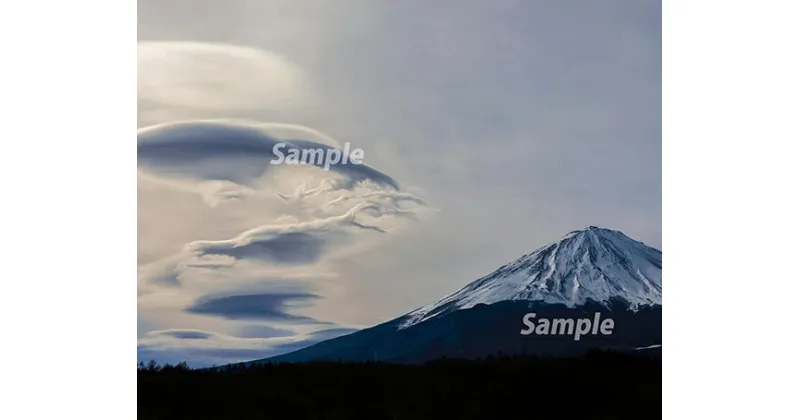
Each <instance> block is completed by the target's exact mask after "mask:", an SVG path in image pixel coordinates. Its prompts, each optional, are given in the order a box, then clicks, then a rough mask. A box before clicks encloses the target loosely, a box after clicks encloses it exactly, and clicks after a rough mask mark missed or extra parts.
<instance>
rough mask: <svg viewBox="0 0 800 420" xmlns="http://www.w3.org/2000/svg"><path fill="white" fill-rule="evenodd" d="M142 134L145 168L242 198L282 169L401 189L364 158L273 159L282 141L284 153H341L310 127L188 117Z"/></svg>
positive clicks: (338, 185) (336, 184) (337, 184)
mask: <svg viewBox="0 0 800 420" xmlns="http://www.w3.org/2000/svg"><path fill="white" fill-rule="evenodd" d="M314 133H316V134H314ZM137 138H138V148H137V153H138V166H139V170H140V171H144V172H145V173H147V174H149V175H150V176H155V177H162V178H166V179H168V180H172V181H173V182H174V181H179V182H184V183H186V182H194V183H195V184H197V183H199V182H203V183H204V184H203V186H205V187H206V188H207V187H208V186H209V185H211V186H214V185H216V188H222V189H226V191H224V192H223V193H222V194H221V196H223V197H224V196H231V195H232V196H233V197H237V196H239V195H240V194H241V192H242V191H245V190H247V189H258V188H263V187H264V186H265V183H266V182H267V181H269V178H270V177H273V176H275V175H280V173H281V172H283V173H284V174H285V173H287V172H288V173H290V174H291V175H292V176H294V177H301V176H303V175H308V174H311V175H314V176H316V177H318V178H320V177H321V178H327V179H329V187H330V188H332V189H348V190H350V189H353V188H354V187H355V186H356V185H359V184H361V183H364V182H368V183H371V184H374V185H375V186H377V187H379V188H389V189H391V190H399V189H400V185H399V183H398V182H397V181H396V180H395V179H393V178H392V177H390V176H389V175H387V174H385V173H383V172H381V171H378V170H376V169H374V168H371V167H370V166H368V165H366V164H363V163H361V164H354V163H352V162H347V163H343V162H340V163H335V164H333V165H330V168H329V169H330V170H326V169H325V168H324V166H325V165H324V163H323V162H320V161H314V162H309V164H307V165H291V164H286V163H276V164H272V163H271V161H273V159H276V160H277V159H278V158H280V155H279V154H276V153H275V151H274V147H275V146H276V145H278V144H281V143H283V144H286V148H285V149H283V151H282V152H281V153H283V152H285V151H286V150H289V149H292V148H294V149H298V150H300V151H304V150H315V151H316V150H322V151H327V150H333V149H336V150H339V151H340V152H341V149H339V148H338V147H337V146H336V145H332V144H326V143H325V142H326V141H327V142H332V141H331V140H326V139H329V138H328V137H327V136H325V135H323V134H321V133H318V132H316V131H314V130H312V129H309V128H306V127H300V126H293V125H288V124H271V123H256V122H243V121H220V120H207V121H183V122H172V123H165V124H159V125H155V126H150V127H145V128H142V129H140V130H139V131H138V133H137ZM309 169H310V170H311V171H309ZM209 183H213V184H209ZM237 186H238V187H240V189H239V191H237V189H236V187H237ZM195 188H197V187H196V186H195Z"/></svg>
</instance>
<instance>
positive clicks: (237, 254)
mask: <svg viewBox="0 0 800 420" xmlns="http://www.w3.org/2000/svg"><path fill="white" fill-rule="evenodd" d="M385 213H391V210H388V209H383V208H381V207H379V206H377V205H375V204H369V203H361V204H358V205H356V206H355V207H353V208H352V209H350V210H349V211H348V212H346V213H345V214H342V215H340V216H334V217H329V218H326V219H316V220H312V221H307V222H302V223H289V224H282V225H281V224H276V225H266V226H261V227H257V228H254V229H251V230H248V231H246V232H243V233H241V234H240V235H238V236H237V237H235V238H232V239H227V240H221V241H195V242H192V243H190V244H188V245H187V250H188V252H190V253H193V254H194V255H195V256H197V257H199V258H202V257H204V256H209V255H223V256H230V257H233V258H235V259H237V260H238V259H257V260H262V261H266V262H271V263H278V264H309V263H313V262H315V261H317V260H318V259H319V258H320V256H321V255H322V254H323V252H324V251H325V247H326V246H330V245H331V244H335V243H342V242H344V241H345V240H346V239H347V233H348V232H347V229H350V228H357V229H363V230H370V231H374V232H380V233H384V232H385V231H384V230H383V229H381V228H379V227H376V226H369V225H366V224H364V223H362V222H359V221H358V220H357V217H358V216H359V215H360V214H366V215H368V216H373V217H374V216H377V217H380V216H382V215H383V214H385Z"/></svg>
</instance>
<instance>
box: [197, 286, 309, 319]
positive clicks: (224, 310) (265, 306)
mask: <svg viewBox="0 0 800 420" xmlns="http://www.w3.org/2000/svg"><path fill="white" fill-rule="evenodd" d="M320 298H321V296H319V295H316V294H312V293H304V292H283V293H279V292H269V293H255V294H240V295H232V296H203V297H201V298H199V299H197V301H195V303H193V304H192V305H190V306H189V307H187V308H186V309H185V311H186V312H188V313H192V314H198V315H211V316H217V317H222V318H225V319H230V320H254V319H256V320H269V321H283V322H301V323H311V324H317V323H321V322H320V321H317V320H316V319H314V318H311V317H307V316H301V315H295V314H291V313H289V312H288V311H289V310H290V309H292V308H294V307H298V306H299V307H308V306H309V301H313V300H315V299H320Z"/></svg>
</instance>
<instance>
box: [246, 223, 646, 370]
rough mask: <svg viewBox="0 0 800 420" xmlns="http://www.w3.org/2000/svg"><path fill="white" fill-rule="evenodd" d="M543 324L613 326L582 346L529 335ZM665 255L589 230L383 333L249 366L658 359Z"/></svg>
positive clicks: (373, 331)
mask: <svg viewBox="0 0 800 420" xmlns="http://www.w3.org/2000/svg"><path fill="white" fill-rule="evenodd" d="M531 312H535V313H536V314H537V317H538V318H539V319H542V318H551V319H555V318H560V319H579V318H591V317H592V316H593V315H596V314H598V313H599V314H600V315H601V316H602V317H603V318H611V319H613V321H614V325H615V327H614V330H613V333H611V334H609V335H587V336H585V337H583V338H582V339H581V340H579V341H578V340H573V338H572V337H571V336H559V335H521V334H520V329H521V328H522V327H523V324H522V320H523V317H524V316H525V314H527V313H531ZM660 345H661V251H659V250H658V249H655V248H652V247H650V246H647V245H645V244H644V243H642V242H639V241H636V240H634V239H631V238H629V237H628V236H626V235H625V234H623V233H622V232H619V231H616V230H611V229H604V228H599V227H596V226H589V227H586V228H584V229H581V230H576V231H573V232H570V233H568V234H567V235H565V236H564V237H562V238H561V239H559V240H557V241H555V242H552V243H550V244H547V245H545V246H542V247H540V248H538V249H536V250H535V251H533V252H531V253H529V254H525V255H523V256H522V257H520V258H518V259H517V260H515V261H513V262H510V263H508V264H506V265H504V266H502V267H500V268H498V269H497V270H495V271H494V272H492V273H490V274H488V275H486V276H483V277H481V278H479V279H477V280H475V281H473V282H471V283H469V284H467V285H466V286H465V287H463V288H462V289H460V290H458V291H456V292H455V293H453V294H450V295H448V296H445V297H443V298H441V299H439V300H438V301H437V302H435V303H432V304H431V305H428V306H424V307H421V308H419V309H416V310H413V311H411V312H409V313H407V314H405V315H402V316H400V317H398V318H396V319H393V320H391V321H388V322H385V323H382V324H379V325H377V326H375V327H372V328H368V329H364V330H360V331H357V332H355V333H351V334H349V335H346V336H341V337H337V338H334V339H331V340H327V341H324V342H321V343H318V344H315V345H312V346H310V347H306V348H304V349H301V350H297V351H294V352H291V353H287V354H284V355H280V356H275V357H271V358H268V359H261V360H255V361H252V362H248V363H263V362H299V361H310V360H343V361H363V360H380V361H388V362H396V363H421V362H425V361H427V360H431V359H435V358H440V357H460V358H475V357H485V356H488V355H491V354H496V353H505V354H515V353H528V354H539V355H551V356H568V355H580V354H583V353H585V352H586V351H587V350H589V349H593V348H605V349H616V350H623V351H638V350H640V349H659V350H660Z"/></svg>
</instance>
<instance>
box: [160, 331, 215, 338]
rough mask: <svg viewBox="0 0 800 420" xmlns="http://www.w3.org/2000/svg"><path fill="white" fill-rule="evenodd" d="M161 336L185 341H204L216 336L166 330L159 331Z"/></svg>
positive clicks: (204, 333)
mask: <svg viewBox="0 0 800 420" xmlns="http://www.w3.org/2000/svg"><path fill="white" fill-rule="evenodd" d="M159 334H161V335H166V336H169V337H173V338H179V339H183V340H204V339H207V338H211V337H213V336H214V334H213V333H208V332H205V331H199V330H165V331H159Z"/></svg>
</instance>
